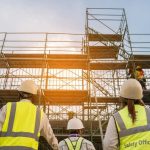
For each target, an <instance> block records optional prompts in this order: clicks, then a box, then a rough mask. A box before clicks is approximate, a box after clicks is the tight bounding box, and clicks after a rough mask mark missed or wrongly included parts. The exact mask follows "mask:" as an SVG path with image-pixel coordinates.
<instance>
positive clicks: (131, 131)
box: [119, 125, 150, 137]
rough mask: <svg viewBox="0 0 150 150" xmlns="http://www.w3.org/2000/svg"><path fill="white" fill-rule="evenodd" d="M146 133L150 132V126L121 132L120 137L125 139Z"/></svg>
mask: <svg viewBox="0 0 150 150" xmlns="http://www.w3.org/2000/svg"><path fill="white" fill-rule="evenodd" d="M146 131H150V125H146V126H140V127H135V128H130V129H127V130H123V131H120V132H119V136H120V137H124V136H129V135H133V134H136V133H140V132H146Z"/></svg>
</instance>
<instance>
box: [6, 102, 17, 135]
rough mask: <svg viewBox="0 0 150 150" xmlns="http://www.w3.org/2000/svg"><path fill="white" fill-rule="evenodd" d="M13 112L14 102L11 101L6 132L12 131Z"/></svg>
mask: <svg viewBox="0 0 150 150" xmlns="http://www.w3.org/2000/svg"><path fill="white" fill-rule="evenodd" d="M15 113H16V103H11V110H10V117H9V123H8V129H7V132H8V134H10V133H11V132H12V128H13V124H14V119H15Z"/></svg>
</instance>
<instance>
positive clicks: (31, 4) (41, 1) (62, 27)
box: [0, 0, 150, 33]
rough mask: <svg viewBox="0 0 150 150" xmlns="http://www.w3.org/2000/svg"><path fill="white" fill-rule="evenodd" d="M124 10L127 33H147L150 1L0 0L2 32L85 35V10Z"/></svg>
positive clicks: (148, 31)
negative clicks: (127, 26) (128, 31)
mask: <svg viewBox="0 0 150 150" xmlns="http://www.w3.org/2000/svg"><path fill="white" fill-rule="evenodd" d="M103 7H105V8H111V7H112V8H125V10H126V14H127V19H128V25H129V30H130V33H150V16H149V15H150V0H0V22H1V23H0V31H1V32H69V33H84V25H85V11H86V8H103Z"/></svg>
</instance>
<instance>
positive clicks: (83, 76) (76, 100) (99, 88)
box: [0, 8, 150, 149]
mask: <svg viewBox="0 0 150 150" xmlns="http://www.w3.org/2000/svg"><path fill="white" fill-rule="evenodd" d="M135 36H136V37H138V36H144V37H145V36H146V37H147V36H150V35H149V34H144V35H141V34H130V33H129V29H128V23H127V19H126V14H125V10H124V9H120V8H116V9H115V8H88V9H87V10H86V24H85V34H73V33H31V32H30V33H23V32H22V33H6V32H4V33H0V49H1V53H0V107H2V106H3V105H4V104H6V103H7V102H10V101H11V102H14V101H19V94H18V91H17V88H18V86H19V85H20V84H21V82H22V81H24V80H26V79H33V80H34V81H35V83H36V84H37V85H38V86H39V89H40V94H39V95H38V96H37V97H35V104H36V105H38V106H40V107H41V108H43V110H44V111H45V113H46V114H47V116H48V118H49V120H50V121H51V124H52V127H53V130H54V132H55V133H56V136H58V137H60V138H61V137H63V136H64V135H65V136H66V135H67V132H66V124H67V121H68V113H69V112H74V115H75V116H77V117H78V118H80V119H82V121H83V123H84V125H85V134H84V136H86V137H87V138H90V140H93V141H94V142H95V143H100V138H99V137H100V136H102V132H105V129H106V125H107V122H108V119H109V117H110V115H111V114H112V113H114V112H115V111H116V110H117V109H118V108H119V90H120V86H121V85H122V83H123V82H124V80H125V79H127V75H128V69H129V67H131V66H132V67H133V68H135V66H136V65H142V67H143V68H144V71H145V76H146V79H147V88H149V87H150V85H149V80H150V78H149V68H150V53H149V52H150V51H149V49H150V45H148V46H146V47H145V46H141V45H142V44H150V41H147V40H146V42H145V41H144V40H143V41H141V40H139V41H134V39H136V38H135ZM132 38H133V39H132ZM140 39H141V38H140ZM147 39H148V38H147ZM137 44H138V46H136V45H137ZM140 44H141V45H140ZM139 45H140V46H139ZM137 49H140V50H137ZM143 49H146V50H145V51H144V50H143ZM99 117H100V118H99ZM98 120H101V122H100V124H101V128H102V131H101V132H100V129H99V126H98ZM97 147H98V148H97V149H100V146H98V145H97Z"/></svg>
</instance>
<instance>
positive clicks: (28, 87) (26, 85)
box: [18, 80, 38, 94]
mask: <svg viewBox="0 0 150 150" xmlns="http://www.w3.org/2000/svg"><path fill="white" fill-rule="evenodd" d="M18 91H21V92H26V93H30V94H37V91H38V87H37V86H36V84H35V83H34V81H32V80H26V81H23V82H22V84H21V85H20V87H19V88H18Z"/></svg>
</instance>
